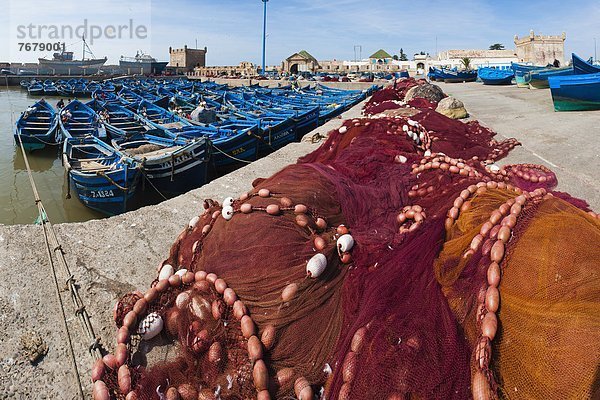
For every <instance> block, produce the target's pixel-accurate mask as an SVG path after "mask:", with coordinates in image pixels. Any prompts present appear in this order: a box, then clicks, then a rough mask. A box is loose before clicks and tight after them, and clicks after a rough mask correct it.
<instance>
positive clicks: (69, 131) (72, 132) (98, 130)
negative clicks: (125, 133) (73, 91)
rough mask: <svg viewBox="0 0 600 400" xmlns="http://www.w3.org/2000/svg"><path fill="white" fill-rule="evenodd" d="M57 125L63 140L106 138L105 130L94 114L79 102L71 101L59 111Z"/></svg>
mask: <svg viewBox="0 0 600 400" xmlns="http://www.w3.org/2000/svg"><path fill="white" fill-rule="evenodd" d="M59 124H60V131H61V134H62V137H63V138H70V137H85V136H96V137H99V138H101V139H102V138H106V129H105V128H104V126H103V125H102V124H101V123H100V121H99V118H98V115H97V114H96V112H95V111H94V110H92V109H91V108H90V107H88V106H87V105H85V104H83V103H82V102H81V101H79V100H73V101H71V102H70V103H69V104H67V105H66V106H65V107H64V108H63V109H62V110H61V111H60V115H59Z"/></svg>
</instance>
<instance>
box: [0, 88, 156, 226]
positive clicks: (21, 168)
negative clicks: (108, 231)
mask: <svg viewBox="0 0 600 400" xmlns="http://www.w3.org/2000/svg"><path fill="white" fill-rule="evenodd" d="M44 98H45V99H46V100H47V101H48V102H49V103H50V104H51V105H52V106H53V107H55V108H56V103H57V102H58V100H60V97H44ZM40 99H41V97H40V96H30V95H29V94H28V93H27V91H26V90H23V89H21V88H19V87H8V88H7V87H1V88H0V187H1V188H2V189H1V190H0V224H7V225H14V224H33V223H35V221H36V219H37V218H38V209H37V206H36V204H35V201H34V197H33V191H32V189H31V185H30V183H29V177H28V176H27V168H26V167H25V161H24V160H23V153H22V152H21V149H20V148H19V147H18V146H17V144H16V143H15V139H14V137H13V134H14V130H15V129H14V127H15V123H16V121H17V119H18V118H19V116H20V115H21V113H22V112H23V111H24V110H25V109H26V108H27V107H29V106H31V105H33V104H34V103H35V102H37V101H39V100H40ZM64 100H65V103H66V102H67V99H64ZM80 100H82V101H88V99H80ZM61 149H62V146H61V145H48V146H46V148H44V149H42V150H35V151H33V152H28V153H27V158H28V160H29V166H30V167H31V172H32V174H33V180H34V181H35V184H36V186H37V189H38V193H39V195H40V198H41V199H42V203H43V204H44V208H45V209H46V212H47V214H48V218H49V219H50V221H52V222H53V223H61V222H82V221H88V220H90V219H97V218H105V215H104V214H101V213H99V212H96V211H94V210H92V209H90V208H88V207H86V206H84V205H83V204H82V203H81V202H80V201H79V199H78V198H77V195H76V193H75V192H74V190H73V188H71V193H70V195H71V197H70V198H67V197H68V194H69V187H68V185H67V174H66V172H65V169H64V168H63V165H62V161H61V156H60V154H61ZM160 200H161V197H160V196H159V195H158V194H156V193H152V192H151V191H150V190H147V191H144V192H143V194H138V193H136V196H135V197H134V199H133V201H132V202H131V203H130V208H131V209H135V208H138V207H140V206H142V205H147V204H156V203H158V202H160Z"/></svg>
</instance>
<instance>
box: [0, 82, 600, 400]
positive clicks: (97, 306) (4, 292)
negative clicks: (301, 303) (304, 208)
mask: <svg viewBox="0 0 600 400" xmlns="http://www.w3.org/2000/svg"><path fill="white" fill-rule="evenodd" d="M441 86H442V88H443V89H444V90H445V91H446V92H448V93H449V94H452V95H455V96H456V97H458V98H459V99H461V100H463V101H464V102H465V104H466V107H467V109H468V110H469V111H470V112H471V113H472V115H473V116H474V117H476V118H478V119H480V120H481V121H482V122H483V123H484V124H485V125H487V126H489V127H491V128H492V129H494V130H496V131H498V132H499V133H501V134H502V135H503V136H507V137H509V136H512V137H516V138H518V139H519V140H521V141H522V142H523V144H524V147H523V148H520V149H517V150H515V151H513V153H512V155H511V156H510V157H509V159H508V160H507V162H510V163H513V162H536V163H544V164H546V165H548V166H550V167H551V168H553V169H554V170H555V171H556V172H557V173H558V177H559V180H560V189H562V190H566V191H569V192H571V193H572V194H574V195H576V196H579V197H582V198H585V199H587V200H588V201H589V202H590V203H591V204H592V205H593V207H594V208H595V209H596V210H600V197H599V196H600V190H599V189H600V186H599V184H598V183H597V181H596V179H595V178H596V176H597V175H598V173H599V172H600V168H599V167H598V162H599V161H600V156H599V154H600V153H599V152H600V150H599V149H598V139H597V137H596V135H597V134H598V133H599V132H598V128H597V126H598V124H597V121H598V120H599V119H598V117H600V113H598V112H588V113H560V114H559V113H554V112H553V111H552V106H551V101H550V98H549V93H548V92H547V91H528V90H524V89H517V88H516V87H508V88H505V87H486V86H482V85H480V84H475V83H474V84H447V85H444V84H442V85H441ZM361 108H362V104H361V105H359V106H357V107H355V108H354V109H352V110H350V111H349V112H347V113H346V114H345V115H344V118H354V117H356V116H358V115H359V114H360V109H361ZM339 125H340V120H334V121H331V122H330V123H329V124H328V125H326V126H324V127H321V128H319V129H318V130H317V132H320V133H326V132H327V131H329V130H330V129H334V128H337V127H338V126H339ZM316 146H317V144H311V143H309V142H303V143H297V144H292V145H289V146H287V147H286V148H284V149H282V150H280V151H278V152H277V153H275V154H273V155H271V156H269V157H267V158H265V159H262V160H259V161H257V162H255V163H253V164H251V165H249V166H247V167H245V168H242V169H239V170H237V171H235V172H233V173H232V174H230V175H227V176H225V177H223V178H220V179H218V180H216V181H214V182H212V183H210V184H208V185H206V186H204V187H203V188H201V189H198V190H195V191H192V192H190V193H188V194H185V195H183V196H180V197H177V198H175V199H172V200H169V201H167V202H164V203H162V204H159V205H156V206H152V207H146V208H143V209H140V210H137V211H134V212H131V213H127V214H125V215H121V216H118V217H114V218H110V219H105V220H99V221H90V222H86V223H76V224H62V225H58V226H57V227H56V228H57V231H58V235H59V237H60V238H61V240H62V243H63V247H64V249H65V250H66V252H67V258H68V261H69V263H70V267H71V269H72V273H73V274H74V275H75V277H76V279H77V281H78V282H79V283H80V285H81V296H82V298H83V301H84V302H85V303H86V304H87V305H88V311H89V312H90V313H91V315H92V322H93V324H94V326H95V328H96V331H97V333H98V334H99V335H100V336H101V337H102V340H103V342H104V344H105V345H107V347H108V349H109V350H111V351H112V350H114V348H113V346H114V340H115V338H114V333H115V332H114V328H113V327H114V324H113V322H112V306H113V304H114V303H115V301H116V300H117V299H118V298H119V297H120V296H121V295H123V294H125V293H127V292H130V291H132V290H134V289H144V288H147V287H148V285H149V284H150V282H151V280H152V278H153V277H154V276H155V275H154V274H155V271H156V267H157V266H158V264H159V262H161V261H162V260H163V259H164V258H165V256H166V255H167V254H168V249H169V247H170V244H171V243H172V242H173V241H174V239H175V238H176V236H177V235H178V233H179V232H180V230H181V229H182V227H183V226H185V225H186V224H187V222H188V221H189V219H190V218H191V217H193V216H194V215H197V214H198V213H199V212H200V210H201V207H202V200H203V199H205V198H214V199H217V200H222V199H223V198H225V197H227V196H236V195H239V194H240V193H242V192H244V191H246V190H248V189H249V188H250V187H251V182H252V181H253V180H254V179H255V178H257V177H267V176H270V175H272V174H273V173H274V172H276V171H278V170H279V169H281V168H282V167H284V166H285V165H287V164H290V163H293V162H295V161H296V159H297V158H298V157H300V156H302V155H304V154H306V153H308V152H310V151H312V150H314V149H315V148H316ZM42 196H43V195H42ZM50 217H51V216H50ZM0 273H1V274H2V279H0V324H1V328H0V398H2V399H4V398H8V399H44V398H48V399H71V398H74V397H75V396H76V389H75V387H76V386H75V380H74V378H73V375H72V372H71V370H70V366H69V363H68V361H67V360H68V352H67V348H66V347H65V335H64V332H63V331H62V329H61V323H60V319H59V318H60V317H59V314H60V308H59V305H58V302H57V300H56V296H55V293H54V288H53V283H52V280H51V274H50V267H49V265H48V262H47V259H46V254H45V250H44V242H43V237H42V234H41V228H40V227H36V226H3V225H0ZM59 278H60V279H61V281H64V279H66V276H59ZM63 297H64V301H65V304H66V305H67V310H69V311H71V312H72V310H73V309H72V303H71V302H70V299H69V298H68V295H67V293H66V292H63ZM69 328H70V330H71V332H72V334H73V340H74V343H73V344H74V347H75V350H76V356H77V358H78V360H79V363H78V364H79V370H80V376H81V379H82V381H83V382H84V386H85V389H86V390H87V391H88V394H89V390H90V387H91V382H90V380H89V379H90V378H89V377H90V366H91V358H90V356H89V355H88V353H87V351H86V350H85V349H86V348H87V346H88V345H89V343H87V342H86V340H84V338H83V336H82V335H81V329H80V326H79V321H78V320H76V319H75V318H71V319H70V320H69ZM27 331H34V332H37V333H39V334H40V335H41V336H42V337H43V339H44V340H45V342H46V343H47V344H48V347H49V351H48V354H47V355H46V356H45V357H44V358H43V359H42V360H41V362H39V363H38V364H37V365H31V364H30V363H29V362H28V361H26V360H25V359H24V358H23V355H22V351H21V347H22V346H21V342H20V339H21V335H22V334H25V333H26V332H27ZM159 354H160V353H159Z"/></svg>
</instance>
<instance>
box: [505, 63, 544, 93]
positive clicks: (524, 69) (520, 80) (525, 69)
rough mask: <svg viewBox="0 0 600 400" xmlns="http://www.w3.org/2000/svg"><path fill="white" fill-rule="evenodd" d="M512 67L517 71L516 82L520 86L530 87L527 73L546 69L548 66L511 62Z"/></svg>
mask: <svg viewBox="0 0 600 400" xmlns="http://www.w3.org/2000/svg"><path fill="white" fill-rule="evenodd" d="M510 68H511V69H512V70H513V71H514V73H515V82H516V83H517V86H518V87H523V88H529V83H528V82H526V79H525V75H526V74H528V73H529V72H531V71H537V70H542V69H545V68H546V67H540V66H537V65H528V64H519V63H511V64H510Z"/></svg>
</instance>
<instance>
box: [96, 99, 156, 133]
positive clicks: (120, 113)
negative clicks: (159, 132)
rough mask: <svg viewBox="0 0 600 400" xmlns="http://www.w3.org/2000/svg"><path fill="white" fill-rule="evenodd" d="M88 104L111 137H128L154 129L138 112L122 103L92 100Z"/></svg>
mask: <svg viewBox="0 0 600 400" xmlns="http://www.w3.org/2000/svg"><path fill="white" fill-rule="evenodd" d="M86 105H87V106H88V107H90V108H91V109H92V110H94V111H95V112H96V114H98V117H99V118H100V122H101V123H102V124H103V125H104V126H105V127H106V131H107V134H108V136H110V138H111V139H116V138H118V139H121V138H127V137H130V136H134V135H136V134H139V133H146V132H148V131H150V130H152V129H153V127H151V126H150V125H149V124H147V123H146V122H145V121H144V120H143V119H142V118H140V117H139V116H138V115H137V114H136V113H134V112H133V111H131V110H129V109H128V108H126V107H123V106H122V105H120V104H116V103H103V102H101V101H99V100H92V101H90V102H88V103H86Z"/></svg>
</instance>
